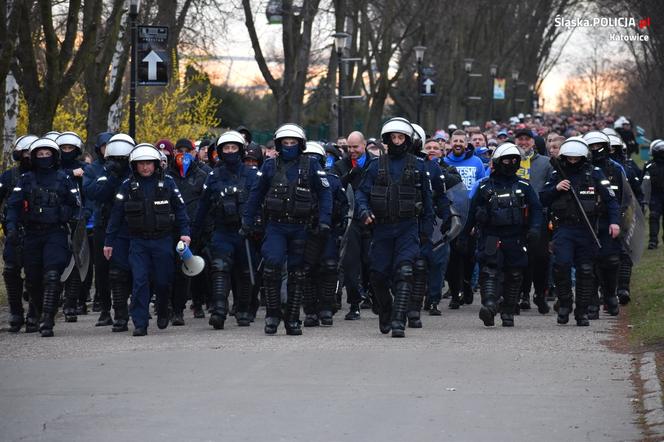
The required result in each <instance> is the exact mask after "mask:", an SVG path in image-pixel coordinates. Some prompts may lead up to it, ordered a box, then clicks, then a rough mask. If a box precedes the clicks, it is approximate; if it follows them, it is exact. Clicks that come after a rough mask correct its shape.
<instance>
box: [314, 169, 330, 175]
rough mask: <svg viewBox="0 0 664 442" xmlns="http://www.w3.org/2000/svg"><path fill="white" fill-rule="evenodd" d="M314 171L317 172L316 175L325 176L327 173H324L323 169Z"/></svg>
mask: <svg viewBox="0 0 664 442" xmlns="http://www.w3.org/2000/svg"><path fill="white" fill-rule="evenodd" d="M316 173H318V175H320V176H327V174H326V173H325V171H324V170H319V171H317V172H316Z"/></svg>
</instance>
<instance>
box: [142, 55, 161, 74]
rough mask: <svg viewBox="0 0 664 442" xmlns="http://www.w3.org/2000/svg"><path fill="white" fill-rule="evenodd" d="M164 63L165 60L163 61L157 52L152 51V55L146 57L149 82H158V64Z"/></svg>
mask: <svg viewBox="0 0 664 442" xmlns="http://www.w3.org/2000/svg"><path fill="white" fill-rule="evenodd" d="M163 62H164V60H162V59H161V57H160V56H159V55H157V53H156V52H155V51H150V53H149V54H148V55H146V56H145V58H144V59H143V63H147V64H148V81H155V80H157V63H163Z"/></svg>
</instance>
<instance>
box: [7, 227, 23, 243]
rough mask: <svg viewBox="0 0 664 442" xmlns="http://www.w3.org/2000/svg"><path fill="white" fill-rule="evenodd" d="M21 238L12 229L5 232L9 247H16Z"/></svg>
mask: <svg viewBox="0 0 664 442" xmlns="http://www.w3.org/2000/svg"><path fill="white" fill-rule="evenodd" d="M20 240H21V237H20V236H19V234H18V230H16V229H12V230H9V231H8V232H7V242H8V243H9V244H11V245H14V246H15V245H18V243H19V241H20Z"/></svg>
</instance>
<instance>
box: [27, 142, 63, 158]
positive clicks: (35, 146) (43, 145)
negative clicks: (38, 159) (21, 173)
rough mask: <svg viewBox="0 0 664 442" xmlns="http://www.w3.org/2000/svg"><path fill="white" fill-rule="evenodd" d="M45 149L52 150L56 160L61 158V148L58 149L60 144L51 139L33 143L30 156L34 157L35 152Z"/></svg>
mask: <svg viewBox="0 0 664 442" xmlns="http://www.w3.org/2000/svg"><path fill="white" fill-rule="evenodd" d="M43 148H47V149H51V150H52V151H53V154H54V155H55V157H56V158H59V157H60V148H59V147H58V143H56V142H55V141H53V140H51V139H50V138H37V139H36V140H35V141H33V142H32V143H31V144H30V156H32V155H34V152H35V151H37V149H43Z"/></svg>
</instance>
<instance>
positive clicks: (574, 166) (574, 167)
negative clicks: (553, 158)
mask: <svg viewBox="0 0 664 442" xmlns="http://www.w3.org/2000/svg"><path fill="white" fill-rule="evenodd" d="M561 164H562V167H563V169H565V171H566V172H567V173H577V172H579V171H580V170H581V169H583V166H584V165H585V164H586V160H585V159H582V160H581V161H577V162H576V163H570V162H569V161H567V159H563V161H562V163H561Z"/></svg>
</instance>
